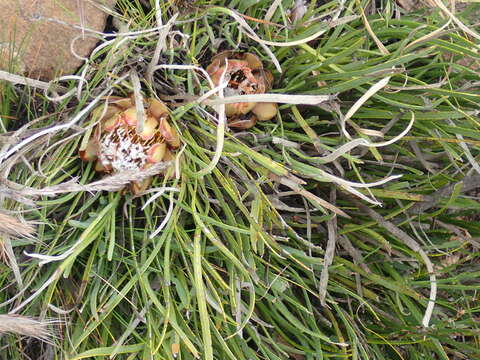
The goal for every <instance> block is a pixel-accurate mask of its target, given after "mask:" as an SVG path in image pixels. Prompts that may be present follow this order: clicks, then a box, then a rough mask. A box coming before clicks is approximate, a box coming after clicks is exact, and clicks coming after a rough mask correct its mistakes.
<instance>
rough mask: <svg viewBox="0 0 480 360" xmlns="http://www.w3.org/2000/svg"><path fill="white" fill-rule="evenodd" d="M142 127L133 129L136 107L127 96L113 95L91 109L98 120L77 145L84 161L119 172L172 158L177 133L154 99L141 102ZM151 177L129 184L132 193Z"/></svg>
mask: <svg viewBox="0 0 480 360" xmlns="http://www.w3.org/2000/svg"><path fill="white" fill-rule="evenodd" d="M144 103H145V106H146V109H145V121H144V123H143V129H142V131H141V132H140V133H139V132H138V131H137V122H138V119H137V110H136V107H135V104H134V102H133V100H132V99H131V98H114V99H113V100H110V101H109V103H108V105H107V107H106V108H105V106H99V107H98V108H96V109H95V110H94V111H93V112H92V116H93V117H94V118H95V119H99V124H98V125H97V127H96V128H95V130H94V134H93V137H92V138H90V139H89V141H88V143H87V144H86V146H84V147H83V148H82V149H80V152H79V153H80V158H81V159H82V160H84V161H96V163H95V170H96V171H99V172H107V173H119V172H122V171H127V170H138V171H141V170H144V169H146V168H148V167H149V166H151V165H153V164H156V163H158V162H160V161H169V160H171V159H172V158H173V154H172V153H171V151H172V150H174V149H176V148H178V147H179V146H180V137H179V136H178V134H177V132H176V130H175V129H174V128H172V127H171V126H170V124H169V122H168V121H169V114H168V109H167V107H166V106H165V104H164V103H163V102H161V101H159V100H157V99H153V98H150V99H147V100H146V101H145V102H144ZM151 180H152V179H151V178H148V179H146V180H143V181H136V182H133V183H132V184H131V190H132V192H133V193H135V194H136V193H139V192H141V191H143V190H146V188H148V186H150V183H151Z"/></svg>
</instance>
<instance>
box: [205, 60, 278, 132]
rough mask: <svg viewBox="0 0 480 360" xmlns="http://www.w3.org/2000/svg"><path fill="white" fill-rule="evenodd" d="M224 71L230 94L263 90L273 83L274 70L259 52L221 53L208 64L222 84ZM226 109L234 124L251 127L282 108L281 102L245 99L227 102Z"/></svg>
mask: <svg viewBox="0 0 480 360" xmlns="http://www.w3.org/2000/svg"><path fill="white" fill-rule="evenodd" d="M224 71H225V79H226V80H227V81H228V86H227V87H226V89H225V95H226V96H233V95H246V94H261V93H265V92H266V91H268V90H270V89H271V87H272V82H273V76H272V74H271V73H270V72H269V71H268V70H265V69H264V68H263V64H262V62H261V61H260V59H259V58H258V57H257V56H256V55H255V54H252V53H242V52H235V51H224V52H221V53H220V54H217V55H216V56H214V57H213V59H212V63H211V64H210V65H209V66H208V67H207V72H208V74H209V75H210V76H211V78H212V80H213V82H214V84H215V85H219V83H220V78H221V76H222V74H223V72H224ZM225 110H226V115H227V119H228V124H229V126H230V127H236V128H241V129H248V128H250V127H252V126H254V125H255V123H256V122H257V120H260V121H263V120H270V119H272V118H273V117H274V116H275V115H276V114H277V112H278V106H277V104H276V103H256V102H242V103H234V104H226V105H225Z"/></svg>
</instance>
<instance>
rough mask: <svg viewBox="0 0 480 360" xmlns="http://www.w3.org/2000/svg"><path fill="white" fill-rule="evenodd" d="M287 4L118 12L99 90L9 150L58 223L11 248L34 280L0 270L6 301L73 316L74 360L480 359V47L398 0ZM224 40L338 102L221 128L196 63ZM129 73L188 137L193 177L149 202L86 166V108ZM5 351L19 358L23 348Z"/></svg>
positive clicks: (134, 7) (67, 104)
mask: <svg viewBox="0 0 480 360" xmlns="http://www.w3.org/2000/svg"><path fill="white" fill-rule="evenodd" d="M274 3H275V4H276V5H277V8H274V7H273V6H274V5H272V2H270V1H258V2H248V1H230V2H221V1H214V2H209V3H208V4H204V3H202V2H198V3H196V4H194V5H193V6H191V7H188V8H187V9H183V8H180V6H181V5H180V4H178V3H175V2H174V3H173V4H170V3H162V4H160V3H159V2H152V3H151V4H147V3H146V2H142V3H136V2H131V1H126V0H121V1H119V4H118V6H117V12H118V14H117V20H116V21H118V22H120V23H123V25H121V26H122V29H123V30H122V32H123V35H122V34H120V35H116V36H114V37H112V38H108V40H107V39H104V41H109V42H104V44H105V45H101V46H99V47H98V48H97V50H96V51H95V52H94V54H92V57H91V60H90V62H89V63H88V64H86V65H85V67H84V68H83V69H82V70H81V71H80V73H81V74H82V75H81V76H82V77H81V82H82V83H83V85H82V87H79V82H73V81H72V82H67V83H65V84H62V85H63V86H66V87H69V89H73V90H74V91H72V92H71V94H70V95H69V96H66V97H64V98H60V99H59V98H57V99H56V100H57V102H56V103H55V104H56V105H55V106H56V108H55V115H52V116H48V114H45V113H43V114H42V115H41V117H40V118H39V119H38V121H37V122H35V123H31V124H30V125H31V126H28V125H27V126H26V127H24V128H22V129H20V131H17V133H15V136H18V137H20V141H22V140H25V139H28V138H29V137H31V136H32V135H34V136H35V134H43V135H42V136H40V135H36V137H35V138H34V141H28V142H25V143H24V146H22V147H21V148H20V147H19V148H18V151H14V152H11V154H10V155H9V156H8V157H7V156H5V154H7V152H8V151H9V150H10V151H11V149H12V147H9V148H5V149H4V150H3V151H2V153H1V154H0V158H2V160H3V162H2V164H1V165H0V169H1V171H2V174H5V175H4V177H6V178H7V180H8V181H9V182H6V183H5V184H6V185H3V184H4V183H2V186H5V188H6V189H8V191H9V192H6V193H5V194H6V195H7V197H6V198H5V199H4V203H3V207H5V208H7V209H9V210H15V211H19V210H28V212H25V213H24V216H26V217H27V219H30V220H35V221H36V222H39V223H40V224H39V226H38V229H37V234H36V237H37V238H36V239H35V240H30V239H28V238H20V239H14V240H12V241H11V244H12V247H13V250H14V251H15V254H16V256H17V262H18V265H19V269H21V273H20V276H21V280H22V284H24V285H23V286H18V282H17V283H16V284H15V283H14V282H13V277H12V276H13V273H12V269H11V268H10V267H9V265H8V263H0V266H1V270H0V281H1V284H2V287H4V288H5V291H3V292H2V293H0V300H1V301H2V302H3V303H2V304H0V305H1V306H2V307H3V309H4V310H2V311H5V312H8V311H11V312H14V313H21V314H23V315H28V314H30V315H35V316H40V317H44V316H48V317H49V318H65V319H66V320H67V321H66V322H65V323H66V324H67V325H66V326H65V327H63V328H62V329H61V330H62V331H61V333H60V334H59V337H58V338H57V339H55V343H56V347H55V349H56V351H57V353H58V354H59V356H68V357H69V358H70V359H81V358H88V357H95V356H96V357H115V356H118V357H119V358H120V357H125V358H136V357H140V356H141V357H145V358H159V359H163V358H167V359H171V358H175V357H178V358H184V359H193V358H205V359H213V358H221V359H224V358H228V359H261V358H266V359H284V358H294V359H323V358H352V359H420V358H425V357H428V358H433V359H449V358H454V359H455V358H458V359H462V358H468V359H476V358H480V352H479V351H478V349H477V347H476V343H477V342H478V340H479V338H478V336H479V334H478V329H477V326H476V317H477V316H478V314H477V313H478V309H477V307H476V291H477V290H478V288H479V287H478V284H477V282H476V277H477V275H478V273H477V272H478V261H477V260H476V256H477V255H478V241H477V240H476V238H477V237H478V236H479V231H480V229H479V228H478V226H477V225H476V222H475V220H476V219H478V207H479V205H478V201H477V194H476V193H475V191H476V188H477V187H478V185H477V184H478V183H479V182H478V175H475V169H476V168H477V167H478V155H479V154H478V141H477V140H478V139H477V138H478V137H479V132H478V121H477V118H478V113H479V106H478V101H477V100H478V96H479V95H478V93H479V92H478V81H479V75H478V72H476V71H475V70H472V69H474V68H475V67H476V66H478V61H479V57H478V54H477V52H478V42H476V40H473V39H472V38H471V37H469V36H467V35H465V34H464V33H462V32H460V31H459V28H458V27H457V25H452V23H451V22H450V23H449V18H448V16H445V14H444V13H442V12H440V11H438V10H437V11H432V10H428V12H427V13H426V14H427V15H425V13H422V12H418V13H402V12H401V10H399V9H398V8H396V7H395V3H394V2H392V1H383V2H382V4H381V7H380V8H379V10H381V11H380V12H376V11H373V10H374V9H373V10H372V7H371V6H372V5H369V4H368V3H367V2H363V1H345V2H327V3H322V4H320V5H319V4H317V2H311V3H309V4H306V9H305V14H304V16H303V18H302V19H301V20H298V21H297V22H296V23H294V24H292V23H291V22H290V21H289V18H288V16H289V15H288V10H289V9H290V10H291V9H292V8H293V6H294V2H293V1H284V2H281V3H277V2H274ZM147 5H150V6H147ZM227 7H228V8H227ZM477 8H478V5H475V4H472V5H470V6H469V7H468V8H466V9H465V10H464V12H462V13H460V14H457V18H458V19H461V20H462V21H463V22H464V23H466V24H468V14H470V13H471V12H472V11H474V10H475V9H477ZM232 9H234V10H232ZM266 14H267V15H268V18H266ZM424 16H427V19H428V21H427V22H426V21H425V20H424V19H425V18H424ZM169 19H173V21H170V22H169V21H168V20H169ZM447 23H448V24H447ZM446 24H447V25H446ZM155 27H156V28H155ZM470 28H471V31H476V29H475V28H474V27H473V26H470ZM447 29H448V31H447ZM313 35H315V36H313ZM306 39H307V40H308V41H306ZM379 44H381V45H379ZM226 48H239V49H242V50H247V51H250V52H254V53H256V54H257V55H258V56H260V57H261V58H262V60H263V61H264V64H267V67H268V68H269V70H271V71H272V72H273V73H274V75H275V79H276V80H275V83H274V90H273V91H272V92H273V93H276V94H291V95H328V96H329V101H328V102H323V103H321V104H319V105H317V106H312V105H303V104H296V105H295V104H284V105H281V106H280V112H279V114H278V115H277V118H276V119H275V121H272V122H265V123H261V124H258V125H257V126H256V127H255V128H253V129H251V130H249V131H248V132H232V131H228V130H227V129H225V131H222V132H218V118H219V117H218V115H217V112H216V111H215V108H214V107H212V106H210V105H205V104H203V103H199V102H198V101H196V100H198V97H201V96H202V95H203V94H204V93H206V92H207V91H209V90H210V87H209V85H208V81H207V80H206V79H205V78H204V77H203V75H202V72H201V71H196V70H192V68H193V67H196V68H205V67H206V66H207V65H208V63H209V60H210V58H211V56H212V55H213V54H215V53H217V52H218V51H220V50H222V49H226ZM152 59H154V60H155V61H154V63H153V64H154V65H150V64H151V60H152ZM466 59H467V60H466ZM157 60H158V61H157ZM465 61H467V62H465ZM157 62H158V63H159V64H161V65H162V66H161V67H157ZM179 65H182V66H179ZM185 65H187V66H185ZM132 68H134V69H135V71H136V72H137V73H138V74H140V75H144V76H145V78H144V80H143V81H142V83H141V84H142V90H143V92H144V93H145V95H148V96H154V95H156V96H158V97H160V98H161V99H163V100H164V101H169V103H170V106H171V107H172V108H173V111H172V117H173V120H174V122H175V126H176V128H177V129H178V131H179V133H181V136H182V141H183V143H184V144H185V148H184V149H183V151H182V153H181V154H178V156H177V159H178V160H177V164H176V166H177V168H178V170H179V171H178V174H179V176H178V177H177V178H175V179H172V180H167V179H164V178H161V177H157V179H156V181H155V182H154V185H153V188H152V189H151V190H150V192H149V193H147V194H145V195H144V196H142V197H138V198H134V197H132V196H131V195H122V194H121V193H120V192H102V191H99V190H102V189H105V187H101V186H100V187H98V186H97V187H92V184H94V185H98V183H95V181H97V180H98V178H97V177H96V175H95V174H94V171H93V169H92V168H91V165H87V164H83V163H81V162H80V161H79V159H78V157H77V151H78V148H79V145H80V143H81V141H82V138H83V136H84V135H85V131H88V129H89V128H91V127H92V126H93V124H91V123H89V121H88V118H87V117H86V115H87V114H88V112H89V109H90V110H91V109H92V108H93V107H94V106H95V105H96V104H99V103H101V101H102V97H104V96H108V95H110V94H115V95H119V96H126V95H128V94H129V93H130V92H131V91H132V90H133V86H132V83H131V82H130V81H129V77H128V72H129V71H130V69H132ZM280 70H281V71H282V72H281V73H280ZM141 78H142V77H141ZM9 91H10V92H11V94H12V96H14V95H15V94H17V92H21V91H23V90H22V88H13V87H12V88H9ZM49 96H50V95H49ZM210 100H211V99H210ZM220 102H221V101H220ZM217 105H218V103H217ZM352 109H354V110H355V111H354V110H352ZM3 111H4V112H5V113H4V114H3V115H8V116H10V117H15V116H16V114H15V113H14V112H12V108H11V107H6V108H4V109H3ZM21 114H22V116H26V117H27V118H28V119H29V120H33V119H34V118H36V117H37V116H36V115H37V114H35V115H34V113H33V112H32V113H24V112H21ZM58 114H61V117H60V121H59V119H58ZM3 115H2V119H3ZM220 120H221V119H220ZM7 125H8V126H12V128H13V125H12V124H11V122H9V123H8V124H7ZM410 126H411V129H410V131H409V132H408V134H405V129H408V127H410ZM5 130H6V131H8V128H6V129H5ZM42 131H43V133H41V132H42ZM7 135H9V136H12V135H13V134H12V133H8V132H7ZM399 135H400V136H399ZM219 136H221V137H222V138H223V141H222V142H221V143H219V142H218V140H219ZM389 140H396V141H394V142H390V141H389ZM20 143H21V142H19V143H18V144H20ZM379 143H384V144H382V145H384V146H382V147H375V146H373V144H379ZM385 143H386V144H385ZM12 146H14V145H12ZM220 150H221V151H220ZM2 154H3V156H2ZM212 159H215V163H214V166H211V167H209V166H208V164H212ZM205 169H208V171H206V170H205ZM32 170H33V171H32ZM128 175H129V176H132V174H128ZM393 175H402V177H401V178H392V176H393ZM380 179H388V180H390V181H385V182H380V183H378V184H377V186H375V187H367V186H365V184H368V183H375V182H378V181H379V180H380ZM111 180H112V179H111V178H110V179H108V180H104V181H103V183H101V184H102V186H107V185H108V181H111ZM117 180H118V179H117ZM120 180H121V181H124V183H128V182H129V181H131V178H130V177H128V176H125V177H124V178H123V179H120ZM476 180H477V181H476ZM100 181H102V180H100ZM121 181H120V182H121ZM42 189H43V190H42ZM47 190H48V191H47ZM42 191H43V194H42ZM150 200H151V201H150ZM368 201H370V203H371V202H375V203H381V206H378V205H373V204H370V203H369V202H368ZM33 205H34V206H33ZM342 215H343V216H342ZM159 228H160V229H161V231H159V232H157V230H158V229H159ZM152 234H153V236H152ZM24 252H26V253H27V254H28V256H25V254H24ZM39 263H41V264H42V267H38V264H39ZM426 264H427V265H426ZM432 267H433V269H432ZM433 275H436V279H435V278H432V276H433ZM433 280H435V282H434V281H433ZM435 286H436V287H437V288H438V292H436V293H435V292H434V291H432V289H433V290H434V289H435ZM433 305H434V306H433ZM0 342H1V343H2V345H3V348H4V349H5V350H4V352H5V354H8V356H9V357H10V358H12V359H18V358H20V355H19V354H21V352H20V351H19V349H18V343H17V342H15V339H14V338H13V337H5V336H3V337H2V338H1V339H0Z"/></svg>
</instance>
